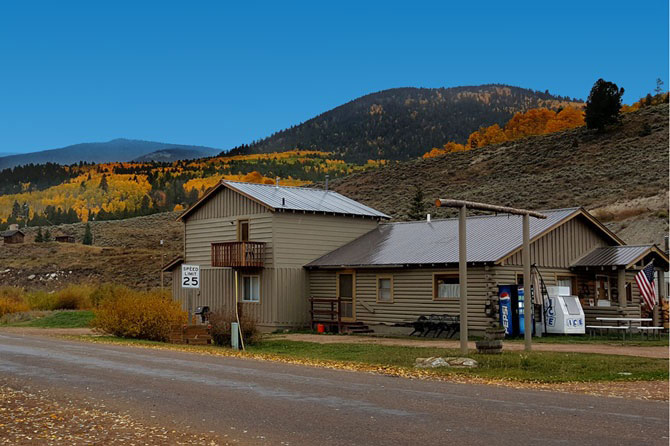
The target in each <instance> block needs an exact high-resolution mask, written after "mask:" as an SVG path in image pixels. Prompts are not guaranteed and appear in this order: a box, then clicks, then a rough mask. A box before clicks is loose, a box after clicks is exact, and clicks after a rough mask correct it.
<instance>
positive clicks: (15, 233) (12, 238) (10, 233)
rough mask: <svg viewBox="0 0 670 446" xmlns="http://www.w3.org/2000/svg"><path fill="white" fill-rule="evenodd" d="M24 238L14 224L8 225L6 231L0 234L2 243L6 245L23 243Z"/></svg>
mask: <svg viewBox="0 0 670 446" xmlns="http://www.w3.org/2000/svg"><path fill="white" fill-rule="evenodd" d="M25 236H26V235H25V234H24V233H23V231H21V230H20V229H19V228H18V225H16V224H13V225H10V227H9V229H8V230H7V231H4V232H2V233H0V237H2V240H3V242H4V243H5V244H8V245H10V244H17V243H23V240H24V238H25Z"/></svg>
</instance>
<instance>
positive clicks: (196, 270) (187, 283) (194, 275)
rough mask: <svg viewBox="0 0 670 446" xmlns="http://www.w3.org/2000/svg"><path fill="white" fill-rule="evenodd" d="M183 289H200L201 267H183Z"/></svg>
mask: <svg viewBox="0 0 670 446" xmlns="http://www.w3.org/2000/svg"><path fill="white" fill-rule="evenodd" d="M181 287H182V288H200V265H182V266H181Z"/></svg>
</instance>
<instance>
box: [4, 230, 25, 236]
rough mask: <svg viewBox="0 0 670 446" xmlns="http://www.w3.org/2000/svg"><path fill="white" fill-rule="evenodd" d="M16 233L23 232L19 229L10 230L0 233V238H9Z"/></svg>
mask: <svg viewBox="0 0 670 446" xmlns="http://www.w3.org/2000/svg"><path fill="white" fill-rule="evenodd" d="M17 233H21V234H23V231H22V230H20V229H10V230H8V231H5V232H1V233H0V237H11V236H13V235H14V234H17ZM23 235H25V234H23Z"/></svg>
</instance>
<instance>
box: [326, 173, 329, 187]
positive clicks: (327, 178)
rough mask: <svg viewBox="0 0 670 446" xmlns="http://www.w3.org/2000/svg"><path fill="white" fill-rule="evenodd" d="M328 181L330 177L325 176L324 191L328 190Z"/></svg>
mask: <svg viewBox="0 0 670 446" xmlns="http://www.w3.org/2000/svg"><path fill="white" fill-rule="evenodd" d="M329 179H330V175H326V190H328V180H329Z"/></svg>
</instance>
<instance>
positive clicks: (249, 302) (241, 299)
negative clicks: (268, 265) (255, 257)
mask: <svg viewBox="0 0 670 446" xmlns="http://www.w3.org/2000/svg"><path fill="white" fill-rule="evenodd" d="M246 277H250V278H253V277H255V278H256V279H258V300H246V299H244V279H245V278H246ZM240 281H241V282H242V286H241V288H242V296H241V298H240V302H243V303H245V304H259V303H261V296H262V294H263V293H262V289H261V276H260V275H259V274H242V275H241V276H240Z"/></svg>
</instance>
